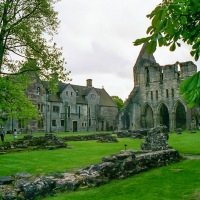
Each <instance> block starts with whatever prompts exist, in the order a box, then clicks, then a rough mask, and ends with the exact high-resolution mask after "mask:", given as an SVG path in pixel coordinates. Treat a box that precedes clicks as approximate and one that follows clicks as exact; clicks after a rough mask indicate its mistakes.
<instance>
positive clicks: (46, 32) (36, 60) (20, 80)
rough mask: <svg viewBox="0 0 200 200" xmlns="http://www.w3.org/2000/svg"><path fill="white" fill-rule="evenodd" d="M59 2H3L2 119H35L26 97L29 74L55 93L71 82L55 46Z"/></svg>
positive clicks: (0, 29) (0, 38)
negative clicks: (57, 87)
mask: <svg viewBox="0 0 200 200" xmlns="http://www.w3.org/2000/svg"><path fill="white" fill-rule="evenodd" d="M58 1H59V0H31V1H30V0H2V1H0V87H1V89H0V115H2V113H4V114H5V113H6V115H7V117H8V118H11V117H12V118H13V117H14V118H22V117H25V118H26V119H30V118H31V116H32V117H34V118H35V117H36V110H35V108H34V106H33V105H31V103H30V102H29V101H28V99H27V98H26V95H25V93H24V91H26V87H27V84H24V83H27V80H28V79H27V74H28V73H27V72H33V71H36V72H37V75H38V78H40V79H41V80H46V81H48V82H49V84H50V86H53V87H52V88H53V89H55V84H56V83H57V82H58V81H59V80H66V79H67V78H68V74H69V72H66V71H65V68H64V63H65V61H64V58H63V57H62V52H61V50H62V49H61V48H58V47H57V45H56V44H55V43H53V36H54V35H55V34H56V33H57V28H58V26H59V20H58V18H57V12H55V11H54V9H53V5H54V4H55V3H56V2H58ZM23 74H25V75H24V76H23ZM11 75H12V76H13V75H14V76H13V77H10V76H11ZM22 105H23V106H22Z"/></svg>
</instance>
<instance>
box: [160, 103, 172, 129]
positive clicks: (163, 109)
mask: <svg viewBox="0 0 200 200" xmlns="http://www.w3.org/2000/svg"><path fill="white" fill-rule="evenodd" d="M159 114H160V115H159V117H160V124H163V125H166V126H167V127H168V129H170V123H169V111H168V108H167V106H166V105H165V104H162V105H161V106H160V110H159Z"/></svg>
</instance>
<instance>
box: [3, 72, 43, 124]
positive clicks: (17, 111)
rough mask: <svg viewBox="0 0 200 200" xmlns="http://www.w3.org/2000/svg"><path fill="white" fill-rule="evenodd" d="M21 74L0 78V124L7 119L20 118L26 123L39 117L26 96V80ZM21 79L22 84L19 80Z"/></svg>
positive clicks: (35, 108) (34, 106)
mask: <svg viewBox="0 0 200 200" xmlns="http://www.w3.org/2000/svg"><path fill="white" fill-rule="evenodd" d="M22 76H23V75H18V76H10V77H9V76H7V77H4V78H0V91H1V95H0V102H1V103H0V124H1V125H2V124H4V122H5V121H6V120H8V119H21V120H23V121H25V123H27V122H28V121H29V120H31V119H33V118H34V119H39V115H38V109H37V107H36V105H33V104H32V103H31V102H30V101H29V100H28V99H27V98H26V94H25V92H24V91H26V88H27V84H28V82H24V80H25V79H24V78H23V77H22ZM21 80H23V84H22V82H21Z"/></svg>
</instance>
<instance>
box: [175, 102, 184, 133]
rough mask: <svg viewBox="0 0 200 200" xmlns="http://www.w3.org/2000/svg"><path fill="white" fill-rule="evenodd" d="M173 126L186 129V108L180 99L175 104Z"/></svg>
mask: <svg viewBox="0 0 200 200" xmlns="http://www.w3.org/2000/svg"><path fill="white" fill-rule="evenodd" d="M174 110H175V128H182V129H183V130H185V129H186V109H185V106H184V104H183V103H182V102H181V101H177V102H176V104H175V106H174Z"/></svg>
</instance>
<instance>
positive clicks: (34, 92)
mask: <svg viewBox="0 0 200 200" xmlns="http://www.w3.org/2000/svg"><path fill="white" fill-rule="evenodd" d="M57 87H58V92H57V94H51V93H48V90H47V86H46V83H45V82H41V81H40V80H35V81H33V83H32V84H31V85H30V87H29V88H28V93H27V95H28V98H29V99H30V100H31V101H32V102H33V103H34V104H35V105H37V106H38V110H39V113H40V116H41V120H40V121H37V120H32V121H31V122H29V124H28V125H27V126H24V125H23V121H21V120H14V121H8V122H7V124H6V126H5V129H6V130H12V129H11V127H14V128H16V129H17V130H18V131H20V132H26V133H29V132H47V133H48V132H68V131H70V132H71V131H72V132H77V131H78V132H81V131H105V130H113V127H114V124H115V120H116V116H117V113H118V108H117V105H116V104H115V103H114V101H113V100H112V98H111V97H110V96H109V94H108V93H107V92H106V91H105V89H99V88H95V87H93V86H92V80H91V79H88V80H87V84H86V86H80V85H72V84H70V83H60V84H58V86H57ZM12 123H13V124H12Z"/></svg>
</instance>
